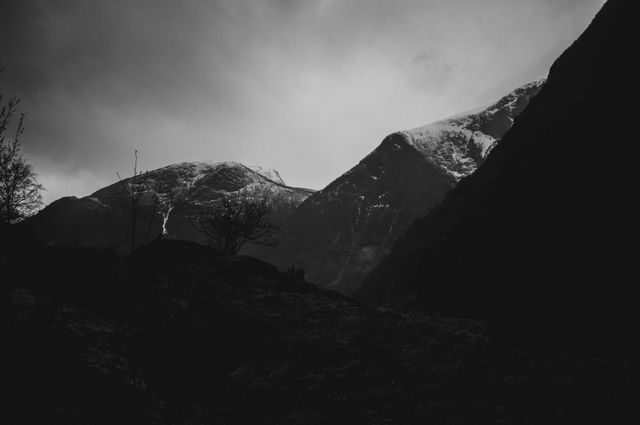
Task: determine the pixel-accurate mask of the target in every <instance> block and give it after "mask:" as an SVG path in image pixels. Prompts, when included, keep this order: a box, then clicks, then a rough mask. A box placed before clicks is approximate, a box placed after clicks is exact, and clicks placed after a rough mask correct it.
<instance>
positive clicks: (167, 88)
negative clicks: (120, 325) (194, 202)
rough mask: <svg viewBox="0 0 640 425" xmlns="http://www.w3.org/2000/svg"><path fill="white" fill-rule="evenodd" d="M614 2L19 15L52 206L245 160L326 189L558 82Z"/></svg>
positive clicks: (226, 6)
mask: <svg viewBox="0 0 640 425" xmlns="http://www.w3.org/2000/svg"><path fill="white" fill-rule="evenodd" d="M603 3H604V1H603V0H423V1H418V0H386V1H383V0H264V1H262V0H174V1H168V0H139V1H133V0H130V1H124V0H122V1H116V0H110V1H104V0H64V1H58V0H50V1H46V0H7V1H3V5H2V6H1V7H0V62H2V63H3V64H4V68H5V71H4V72H3V73H2V74H0V93H2V94H5V95H17V96H20V97H21V98H22V102H23V103H22V108H23V110H24V111H25V112H27V114H28V115H27V120H26V133H25V137H24V151H25V155H26V156H27V158H28V159H29V160H30V161H31V162H32V164H33V165H34V166H35V167H36V171H37V172H38V173H39V175H40V180H41V182H42V183H43V184H44V185H45V186H46V188H47V192H45V194H44V195H45V201H46V202H50V201H52V200H54V199H57V198H59V197H61V196H65V195H76V196H84V195H88V194H89V193H91V192H93V191H95V190H96V189H98V188H100V187H102V186H104V185H106V184H109V183H111V182H113V181H114V180H115V179H116V172H119V173H120V174H121V175H128V173H130V171H129V170H130V168H131V166H132V160H133V150H134V149H138V150H139V152H140V154H139V155H140V165H141V168H142V169H149V170H151V169H154V168H158V167H161V166H164V165H167V164H170V163H174V162H181V161H193V160H200V161H226V160H238V161H241V162H244V163H246V164H248V165H262V166H264V167H268V168H275V169H277V170H278V171H280V174H281V175H282V177H283V179H284V180H285V181H286V182H287V183H288V184H290V185H294V186H304V187H311V188H314V189H320V188H322V187H324V186H325V185H327V184H328V183H329V182H330V181H331V180H333V179H334V178H336V177H337V176H339V175H340V174H341V173H343V172H344V171H346V170H347V169H349V168H351V167H352V166H353V165H355V164H356V163H357V162H358V161H359V160H360V159H362V157H364V156H365V155H366V154H367V153H369V152H370V151H371V150H373V149H374V148H375V147H376V146H377V145H378V144H379V143H380V141H381V140H382V138H383V137H384V136H385V135H387V134H389V133H392V132H393V131H396V130H401V129H406V128H411V127H416V126H419V125H423V124H427V123H429V122H432V121H434V120H437V119H440V118H444V117H446V116H448V115H452V114H455V113H459V112H462V111H465V110H469V109H473V108H475V107H478V106H481V105H484V104H487V103H490V102H492V101H494V100H497V99H498V98H499V97H500V96H501V95H503V94H505V93H507V92H509V91H510V90H511V89H513V88H515V87H517V86H519V85H522V84H524V83H527V82H529V81H532V80H534V79H538V78H540V77H543V76H546V74H547V72H548V69H549V67H550V66H551V64H552V62H553V60H554V59H555V58H556V57H557V56H558V55H559V54H560V53H561V52H562V51H563V50H564V49H566V48H567V47H568V46H569V45H570V44H571V42H572V41H573V40H575V39H576V38H577V37H578V36H579V34H580V33H581V32H582V31H583V30H584V29H585V28H586V27H587V25H588V24H589V22H590V21H591V19H592V18H593V16H594V15H595V13H596V12H597V10H598V9H599V8H600V7H601V6H602V4H603Z"/></svg>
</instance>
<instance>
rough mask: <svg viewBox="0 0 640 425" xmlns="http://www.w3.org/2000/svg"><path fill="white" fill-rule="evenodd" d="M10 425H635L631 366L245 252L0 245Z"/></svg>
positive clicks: (177, 245)
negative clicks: (362, 298)
mask: <svg viewBox="0 0 640 425" xmlns="http://www.w3.org/2000/svg"><path fill="white" fill-rule="evenodd" d="M0 257H1V258H2V262H1V264H0V267H2V270H1V271H2V276H3V279H2V284H3V287H4V288H3V289H5V291H6V299H5V311H6V312H7V315H8V332H7V334H5V338H4V341H3V342H4V343H3V351H4V353H5V356H6V357H5V367H6V369H7V370H6V372H5V374H4V375H3V376H4V385H5V388H6V389H7V391H8V394H9V396H10V398H9V399H8V400H7V399H6V400H5V401H6V402H7V409H5V410H3V413H2V414H3V416H4V417H3V422H4V423H11V424H20V423H25V424H33V423H49V424H56V423H58V424H126V423H131V424H201V423H215V424H256V423H273V424H276V423H277V424H338V423H350V424H382V423H388V424H413V423H416V424H417V423H455V424H474V425H477V424H489V423H491V424H495V423H502V424H525V423H531V424H534V423H535V424H538V423H545V424H555V423H563V424H566V423H580V424H587V423H602V424H610V423H637V421H634V418H635V419H638V418H637V414H638V412H637V409H636V407H637V406H636V402H637V395H638V394H639V389H640V370H639V365H638V364H637V363H633V362H621V361H615V360H598V359H594V358H589V357H580V356H571V355H565V354H549V353H546V354H545V353H538V352H527V351H522V350H516V349H514V348H512V347H511V346H510V345H509V343H508V341H504V340H503V339H502V337H501V332H500V329H498V328H495V327H494V326H492V325H490V324H488V323H483V322H478V321H460V320H450V319H445V318H442V317H435V316H423V315H419V314H399V313H395V312H393V311H388V310H381V309H376V308H371V307H367V306H365V305H363V304H360V303H359V302H357V301H354V300H352V299H349V298H346V297H343V296H341V295H338V294H336V293H333V292H329V291H326V290H322V289H319V288H317V287H314V286H312V285H310V284H308V283H306V282H304V281H303V280H302V279H301V276H300V273H294V272H293V271H292V272H290V273H283V272H281V271H278V270H277V269H275V268H274V267H272V266H270V265H268V264H266V263H263V262H261V261H259V260H256V259H253V258H250V257H230V258H214V257H212V255H211V252H210V251H209V249H207V248H205V247H203V246H199V245H196V244H193V243H188V242H175V241H161V242H156V243H153V244H151V245H149V246H147V247H145V248H144V249H143V250H142V251H140V252H139V253H138V254H137V255H136V256H135V257H133V258H132V259H122V258H119V257H117V256H116V255H115V254H112V253H109V252H105V251H97V250H87V249H84V250H81V249H78V248H63V247H53V248H52V247H41V246H40V247H38V246H34V245H29V244H26V245H24V246H23V247H20V244H14V245H13V246H11V249H10V250H4V251H3V252H2V253H1V255H0Z"/></svg>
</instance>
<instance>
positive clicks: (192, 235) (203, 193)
mask: <svg viewBox="0 0 640 425" xmlns="http://www.w3.org/2000/svg"><path fill="white" fill-rule="evenodd" d="M132 188H133V189H134V191H136V192H138V193H140V204H141V208H142V210H143V211H144V215H145V217H142V219H144V220H145V224H144V225H143V226H142V227H143V228H144V229H145V234H144V235H140V240H146V239H148V238H151V237H154V236H155V235H157V234H158V233H160V232H162V233H165V234H168V235H169V236H171V237H176V238H182V239H190V240H198V241H203V240H202V239H203V238H202V236H201V235H200V234H198V232H197V231H195V229H194V228H193V226H192V225H191V223H192V222H193V220H194V218H195V217H197V215H198V214H199V210H200V208H201V207H202V206H206V205H208V204H211V203H213V202H215V201H216V200H218V199H221V198H222V197H232V198H234V197H235V198H239V197H241V198H247V197H248V198H266V199H267V201H268V203H270V204H271V206H272V208H273V210H274V218H275V219H276V220H278V221H282V220H286V219H287V218H288V216H289V215H290V214H291V213H292V212H293V210H294V209H295V208H296V207H297V206H298V205H299V204H300V203H301V202H302V201H304V200H305V199H306V198H307V197H308V196H309V195H311V194H312V193H313V191H312V190H309V189H302V188H294V187H289V186H287V185H286V184H285V183H284V181H283V180H282V178H281V177H280V175H279V174H278V172H277V171H275V170H269V169H265V168H262V167H257V166H255V167H247V166H245V165H243V164H241V163H239V162H183V163H178V164H172V165H168V166H166V167H162V168H159V169H157V170H153V171H148V172H143V173H141V174H140V175H138V176H136V177H135V178H127V179H123V180H121V181H119V182H117V183H114V184H112V185H110V186H107V187H105V188H102V189H100V190H98V191H96V192H95V193H93V194H92V195H90V196H87V197H85V198H81V199H78V198H75V197H69V198H63V199H61V200H58V201H56V202H54V203H52V204H51V205H49V206H48V207H47V208H45V209H44V210H43V211H42V212H41V213H39V214H38V215H37V216H36V217H34V218H33V219H32V220H31V223H32V224H33V225H34V227H36V229H37V230H38V232H39V233H40V234H41V235H42V236H43V238H45V239H47V240H51V241H57V242H62V241H64V242H74V243H75V242H80V243H87V244H91V245H108V244H112V245H121V244H122V241H123V240H124V232H125V230H124V227H126V219H125V218H124V217H126V216H127V215H128V214H129V208H130V193H131V190H132Z"/></svg>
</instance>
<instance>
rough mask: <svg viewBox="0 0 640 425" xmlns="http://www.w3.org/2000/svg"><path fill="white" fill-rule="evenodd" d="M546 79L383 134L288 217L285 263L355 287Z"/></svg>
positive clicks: (327, 282)
mask: <svg viewBox="0 0 640 425" xmlns="http://www.w3.org/2000/svg"><path fill="white" fill-rule="evenodd" d="M543 85H544V80H541V81H537V82H534V83H530V84H527V85H525V86H523V87H520V88H518V89H516V90H514V91H513V92H512V93H509V94H508V95H506V96H504V97H503V98H502V99H500V100H499V101H498V102H496V103H494V104H492V105H490V106H488V107H486V108H481V109H479V110H476V111H472V112H468V113H464V114H460V115H457V116H455V117H451V118H449V119H445V120H442V121H438V122H435V123H433V124H430V125H427V126H424V127H419V128H416V129H413V130H407V131H401V132H397V133H394V134H391V135H389V136H388V137H386V138H385V139H384V140H383V141H382V143H381V144H380V146H378V147H377V148H376V149H375V150H374V151H373V152H371V153H370V154H369V155H368V156H367V157H365V158H364V159H363V160H362V161H360V163H359V164H358V165H356V166H355V167H353V168H352V169H351V170H349V171H348V172H346V173H345V174H344V175H342V176H340V177H339V178H337V179H336V180H335V181H333V182H332V183H331V184H329V185H328V186H327V187H326V188H324V189H323V190H321V191H319V192H317V193H315V194H314V195H312V196H310V197H309V198H308V199H306V200H305V201H304V202H303V203H302V204H301V205H300V207H299V208H298V209H297V210H296V211H295V213H294V214H293V216H292V218H291V220H290V221H289V222H288V223H287V226H286V235H285V238H286V239H285V241H284V242H283V243H282V245H281V247H280V250H279V252H280V255H281V256H282V259H281V261H280V262H284V261H289V262H294V263H296V264H299V265H301V266H303V267H305V269H306V271H307V276H308V278H309V279H310V280H311V281H312V282H314V283H317V284H320V285H323V286H327V287H331V288H334V289H337V290H339V291H341V292H344V293H350V292H352V291H354V290H355V289H357V288H358V287H359V286H360V284H361V282H362V280H363V278H364V277H365V276H366V275H367V273H369V271H371V269H372V268H373V267H374V266H375V265H376V264H377V263H378V262H379V261H380V260H381V259H382V258H383V257H384V256H385V255H387V254H388V253H389V251H390V248H391V246H392V244H393V242H394V241H395V240H396V239H397V237H399V236H400V235H401V234H402V232H404V231H405V230H406V229H407V227H408V226H409V225H410V224H411V223H412V222H413V220H415V219H416V218H418V217H420V216H422V215H424V214H426V213H427V212H428V211H429V209H431V208H432V207H433V206H435V205H437V204H438V203H439V202H440V201H442V199H443V198H444V195H445V193H446V192H447V191H448V190H449V189H450V188H451V187H453V186H454V185H455V184H456V183H457V182H458V181H459V180H460V179H461V178H463V177H465V176H467V175H469V174H471V173H472V172H473V171H475V169H476V168H477V167H478V166H479V165H480V164H482V163H483V161H484V159H485V158H486V156H487V155H488V154H489V152H491V150H492V149H493V148H494V146H495V145H496V144H497V141H498V140H499V139H500V138H501V137H502V136H503V134H504V133H505V132H506V131H507V130H508V129H509V128H510V127H511V125H512V123H513V121H514V119H515V118H516V117H517V116H518V114H520V112H522V110H523V109H524V108H525V107H526V105H527V103H528V102H529V100H530V99H531V98H532V97H533V96H535V95H536V93H538V91H539V90H540V88H541V87H542V86H543ZM273 260H274V261H276V262H279V261H278V259H273Z"/></svg>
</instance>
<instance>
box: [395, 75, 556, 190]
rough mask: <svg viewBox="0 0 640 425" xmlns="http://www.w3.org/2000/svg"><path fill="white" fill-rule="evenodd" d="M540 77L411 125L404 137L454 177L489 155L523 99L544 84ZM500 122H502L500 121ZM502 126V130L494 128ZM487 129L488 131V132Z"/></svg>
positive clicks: (511, 121)
mask: <svg viewBox="0 0 640 425" xmlns="http://www.w3.org/2000/svg"><path fill="white" fill-rule="evenodd" d="M545 82H546V79H545V78H543V79H540V80H537V81H534V82H531V83H528V84H526V85H524V86H521V87H519V88H517V89H515V90H513V91H512V92H511V93H509V94H507V95H506V96H503V97H502V98H501V99H500V100H498V101H497V102H495V103H493V104H491V105H489V106H487V107H482V108H477V109H474V110H471V111H468V112H465V113H462V114H458V115H454V116H452V117H450V118H447V119H444V120H441V121H436V122H434V123H432V124H428V125H425V126H421V127H416V128H414V129H410V130H405V131H401V132H400V134H402V135H403V136H404V137H405V140H406V141H407V142H408V143H409V144H410V145H411V146H412V147H414V148H415V149H416V150H418V151H419V152H421V153H422V154H423V155H424V156H425V157H426V158H427V159H428V160H429V161H431V162H433V163H435V164H436V165H438V166H439V167H440V168H441V169H442V170H443V171H445V172H446V173H447V174H449V175H451V176H453V177H454V178H455V179H456V180H460V179H462V178H463V177H466V176H467V175H469V174H471V173H472V172H474V171H475V170H476V168H478V166H479V164H480V163H481V162H482V161H483V160H484V159H485V158H486V157H487V156H488V155H489V153H490V152H491V150H492V149H493V147H494V146H496V144H497V143H498V139H496V137H502V133H503V132H504V131H506V130H507V128H508V127H505V125H504V121H505V120H507V122H508V123H513V121H514V119H515V117H516V116H517V114H518V113H519V112H520V111H521V109H522V108H523V107H524V105H526V102H528V101H529V99H530V98H531V97H532V96H533V94H535V93H537V91H538V90H539V89H540V88H541V87H542V86H543V85H544V83H545ZM501 122H502V124H500V123H501ZM500 126H501V127H502V130H500V131H498V130H497V129H498V128H500ZM489 133H490V134H489Z"/></svg>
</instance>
